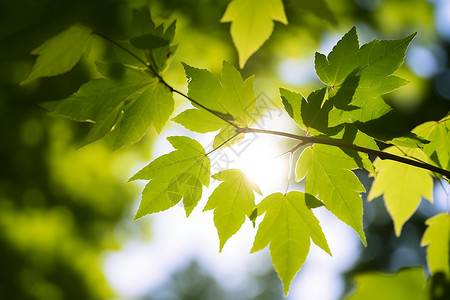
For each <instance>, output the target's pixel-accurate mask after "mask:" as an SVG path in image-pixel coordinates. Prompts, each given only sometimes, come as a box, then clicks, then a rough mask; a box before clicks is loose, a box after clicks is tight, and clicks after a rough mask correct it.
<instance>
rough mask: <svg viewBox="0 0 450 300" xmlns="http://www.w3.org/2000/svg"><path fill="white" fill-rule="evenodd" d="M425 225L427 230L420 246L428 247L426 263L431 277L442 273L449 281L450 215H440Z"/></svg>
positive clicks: (430, 219)
mask: <svg viewBox="0 0 450 300" xmlns="http://www.w3.org/2000/svg"><path fill="white" fill-rule="evenodd" d="M425 223H426V224H427V225H428V228H427V229H426V230H425V233H424V234H423V238H422V243H421V246H422V247H424V246H428V248H427V261H428V267H429V268H430V272H431V274H432V275H435V274H436V273H439V272H443V273H444V274H445V276H447V279H450V270H449V261H450V260H449V259H450V258H449V252H450V249H449V247H450V246H449V245H450V215H448V214H445V213H440V214H438V215H436V216H434V217H431V218H429V219H428V220H427V221H426V222H425Z"/></svg>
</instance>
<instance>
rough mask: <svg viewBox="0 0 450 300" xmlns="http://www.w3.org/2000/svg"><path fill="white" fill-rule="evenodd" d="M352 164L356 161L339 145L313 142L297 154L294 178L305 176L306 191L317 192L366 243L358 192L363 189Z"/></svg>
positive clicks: (356, 166) (326, 204)
mask: <svg viewBox="0 0 450 300" xmlns="http://www.w3.org/2000/svg"><path fill="white" fill-rule="evenodd" d="M356 168H358V164H357V163H356V161H355V160H354V159H353V158H352V157H350V156H348V155H347V154H346V153H345V152H344V151H342V150H341V149H339V148H337V147H330V146H326V145H320V144H315V145H313V146H311V147H308V148H306V149H305V150H304V151H303V153H302V154H301V156H300V158H299V160H298V162H297V167H296V180H297V181H299V180H301V179H303V178H305V191H306V193H309V194H311V195H318V198H319V199H320V200H322V202H323V203H324V205H325V207H326V208H327V209H328V210H330V211H331V212H332V213H333V214H334V215H335V216H336V217H338V218H339V219H341V220H342V221H343V222H345V223H346V224H348V225H349V226H350V227H352V228H353V229H354V230H355V231H356V232H357V233H358V235H359V237H360V238H361V240H362V242H363V243H364V245H366V243H367V242H366V237H365V235H364V230H363V227H362V214H363V206H362V199H361V197H360V192H365V189H364V186H363V185H362V184H361V182H360V181H359V180H358V178H357V177H356V175H355V174H354V173H353V172H352V171H350V170H351V169H356Z"/></svg>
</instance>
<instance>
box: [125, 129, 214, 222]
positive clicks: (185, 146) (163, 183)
mask: <svg viewBox="0 0 450 300" xmlns="http://www.w3.org/2000/svg"><path fill="white" fill-rule="evenodd" d="M167 140H168V141H169V142H170V143H171V144H172V146H173V147H174V148H175V149H177V150H175V151H172V152H170V153H169V154H165V155H163V156H160V157H158V158H157V159H155V160H154V161H152V162H151V163H150V164H149V165H147V166H146V167H144V168H143V169H142V170H140V171H139V172H137V173H136V174H135V175H134V176H133V177H132V178H131V179H130V181H132V180H137V179H142V180H151V181H150V182H149V183H148V184H147V185H146V186H145V188H144V190H143V192H142V201H141V204H140V205H139V209H138V211H137V213H136V216H135V219H139V218H141V217H142V216H144V215H147V214H152V213H156V212H160V211H163V210H166V209H169V208H171V207H173V206H174V205H176V204H177V203H178V202H180V200H181V198H183V204H184V207H185V210H186V216H189V214H190V213H191V212H192V210H193V209H194V208H195V206H196V205H197V203H198V201H199V200H200V198H201V195H202V186H203V185H204V186H206V187H207V186H209V175H210V172H211V163H210V161H209V158H208V157H207V156H206V153H205V150H204V149H203V147H202V146H201V145H200V144H199V143H198V142H197V141H196V140H194V139H191V138H188V137H185V136H171V137H168V138H167Z"/></svg>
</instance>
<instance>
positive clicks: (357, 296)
mask: <svg viewBox="0 0 450 300" xmlns="http://www.w3.org/2000/svg"><path fill="white" fill-rule="evenodd" d="M354 281H355V282H356V284H357V286H356V292H355V293H354V294H353V295H351V296H350V297H348V298H346V300H380V299H383V300H399V299H410V300H425V299H428V295H427V290H426V288H425V274H424V272H423V270H422V268H411V269H404V270H400V271H398V272H397V273H394V274H385V273H379V272H377V273H375V272H374V273H368V274H361V275H357V276H356V277H355V278H354Z"/></svg>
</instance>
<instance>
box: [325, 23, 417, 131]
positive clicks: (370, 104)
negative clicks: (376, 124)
mask: <svg viewBox="0 0 450 300" xmlns="http://www.w3.org/2000/svg"><path fill="white" fill-rule="evenodd" d="M352 32H353V29H352V30H351V31H350V32H349V33H348V34H347V35H348V37H347V35H346V36H344V38H345V39H344V38H343V39H342V40H341V41H340V43H341V44H340V45H339V43H338V45H336V47H335V48H337V49H336V52H335V50H333V51H332V53H330V55H329V57H330V56H331V55H332V54H334V55H333V56H332V57H335V59H334V60H332V61H337V62H336V63H334V64H332V66H334V69H338V70H340V71H341V72H340V73H338V74H339V75H337V78H339V79H340V80H342V78H345V77H346V74H345V73H346V72H348V74H347V76H348V75H350V74H351V72H352V71H353V70H352V69H351V67H353V66H352V65H351V62H350V58H349V57H347V56H345V54H346V52H345V51H343V50H344V49H345V47H344V46H347V48H350V41H352V42H353V44H351V45H353V48H354V42H355V36H354V35H353V33H352ZM415 35H416V34H415V33H414V34H411V35H409V36H407V37H405V38H403V39H399V40H381V41H380V40H373V41H372V42H370V43H368V44H365V45H363V46H362V47H361V48H360V49H359V51H358V52H357V54H356V62H357V63H356V68H357V69H358V70H359V72H358V73H357V75H358V76H359V83H358V88H357V89H356V91H355V93H354V95H353V97H352V101H351V102H350V105H352V106H354V107H359V109H356V110H341V109H333V110H332V111H331V112H330V115H329V125H330V126H336V125H338V124H341V123H343V122H349V123H351V122H356V121H360V122H367V121H370V120H373V119H377V118H379V117H381V116H383V115H384V114H386V113H387V112H389V111H390V110H391V107H390V106H389V105H387V104H386V103H385V102H384V101H383V100H382V99H381V98H380V96H381V95H382V94H385V93H388V92H391V91H393V90H395V89H397V88H399V87H401V86H403V85H405V84H407V83H408V81H407V80H405V79H402V78H399V77H397V76H395V75H392V74H393V73H394V72H395V71H396V70H397V69H398V68H399V67H400V66H401V65H402V64H403V60H404V58H405V53H406V49H407V48H408V46H409V44H410V43H411V41H412V39H413V38H414V36H415ZM350 37H352V38H351V39H350ZM344 41H346V42H345V43H344ZM338 46H339V47H338ZM353 48H352V49H353ZM337 50H340V51H339V52H338V51H337ZM318 57H319V70H320V71H321V75H320V77H321V79H322V78H323V80H324V81H327V82H328V81H330V82H332V81H333V79H334V76H331V79H330V78H329V79H327V78H326V76H325V74H324V70H325V68H326V67H327V65H326V64H325V61H324V59H323V55H322V56H321V55H318ZM329 60H330V58H329ZM347 60H348V61H347ZM341 61H342V62H343V61H346V62H347V63H348V64H345V66H346V67H345V68H342V69H341V68H338V67H337V66H339V62H341ZM330 64H331V62H330ZM328 68H329V69H333V68H332V67H329V66H328ZM344 71H345V72H344ZM332 74H334V72H333V73H332ZM336 81H337V80H336ZM336 83H338V82H336Z"/></svg>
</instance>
